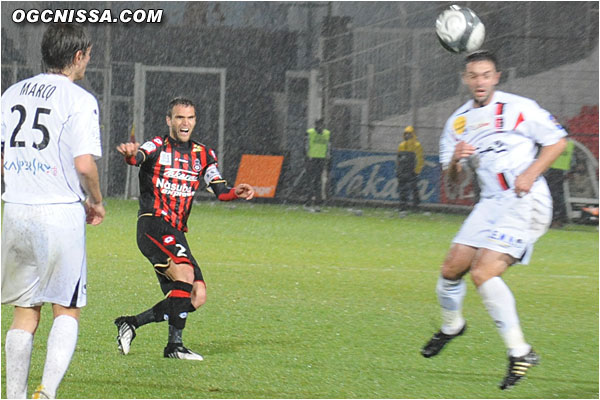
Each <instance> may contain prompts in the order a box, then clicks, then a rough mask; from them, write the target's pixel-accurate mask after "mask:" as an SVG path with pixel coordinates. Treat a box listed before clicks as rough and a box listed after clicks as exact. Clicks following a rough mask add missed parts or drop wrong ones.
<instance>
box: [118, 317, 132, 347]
mask: <svg viewBox="0 0 600 400" xmlns="http://www.w3.org/2000/svg"><path fill="white" fill-rule="evenodd" d="M127 318H128V317H119V318H117V319H115V325H116V326H117V343H118V344H119V351H120V352H121V354H123V355H125V354H127V353H129V350H130V349H131V342H132V341H133V339H134V338H135V327H134V326H133V325H132V324H131V323H129V322H127Z"/></svg>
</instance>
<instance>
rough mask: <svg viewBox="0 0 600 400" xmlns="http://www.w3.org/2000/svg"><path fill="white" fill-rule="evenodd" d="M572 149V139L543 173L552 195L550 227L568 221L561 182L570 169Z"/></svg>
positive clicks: (559, 225) (562, 182) (556, 226)
mask: <svg viewBox="0 0 600 400" xmlns="http://www.w3.org/2000/svg"><path fill="white" fill-rule="evenodd" d="M574 149H575V144H574V143H573V141H571V140H569V141H567V147H566V148H565V150H564V151H563V152H562V153H561V154H560V156H559V157H558V158H557V159H556V161H554V163H553V164H552V165H551V166H550V168H548V171H546V173H545V174H544V177H545V178H546V181H548V187H549V188H550V195H551V196H552V224H551V225H550V226H551V227H552V228H560V227H562V226H563V225H564V224H565V223H567V222H568V218H567V206H566V204H565V190H564V187H563V184H564V180H565V175H566V174H567V173H568V172H569V170H570V169H571V160H572V158H573V150H574Z"/></svg>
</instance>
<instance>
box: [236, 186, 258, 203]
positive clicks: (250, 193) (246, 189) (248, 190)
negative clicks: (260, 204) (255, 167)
mask: <svg viewBox="0 0 600 400" xmlns="http://www.w3.org/2000/svg"><path fill="white" fill-rule="evenodd" d="M234 189H235V195H236V196H237V197H239V198H242V199H246V200H252V199H253V198H254V188H253V187H252V186H250V185H248V184H247V183H240V184H239V185H237V186H236V187H235V188H234Z"/></svg>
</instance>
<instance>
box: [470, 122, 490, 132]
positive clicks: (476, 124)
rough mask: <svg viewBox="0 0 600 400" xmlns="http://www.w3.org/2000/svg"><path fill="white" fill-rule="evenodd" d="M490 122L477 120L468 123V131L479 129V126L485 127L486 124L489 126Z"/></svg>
mask: <svg viewBox="0 0 600 400" xmlns="http://www.w3.org/2000/svg"><path fill="white" fill-rule="evenodd" d="M489 125H490V122H489V121H484V122H477V123H475V124H472V125H469V126H468V128H469V131H476V130H477V129H481V128H485V127H486V126H489Z"/></svg>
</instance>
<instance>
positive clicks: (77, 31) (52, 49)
mask: <svg viewBox="0 0 600 400" xmlns="http://www.w3.org/2000/svg"><path fill="white" fill-rule="evenodd" d="M91 45H92V41H91V40H90V37H89V36H88V34H87V32H86V31H85V29H84V28H83V26H81V25H79V24H67V23H56V24H52V25H50V26H49V27H48V29H46V32H44V36H43V37H42V69H43V70H44V72H48V71H49V70H58V71H62V70H63V69H65V68H66V67H68V66H69V65H71V64H72V63H73V57H75V53H77V52H78V51H79V50H81V51H83V52H84V53H85V52H86V51H87V49H88V48H90V46H91Z"/></svg>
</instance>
